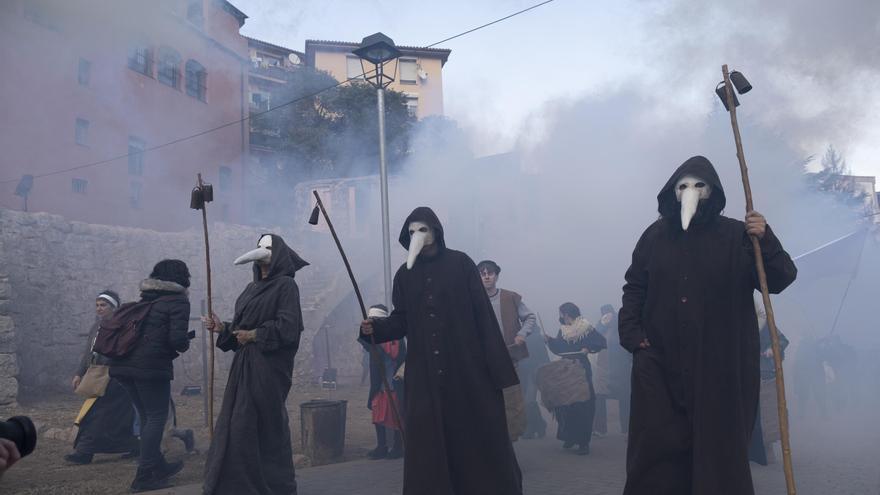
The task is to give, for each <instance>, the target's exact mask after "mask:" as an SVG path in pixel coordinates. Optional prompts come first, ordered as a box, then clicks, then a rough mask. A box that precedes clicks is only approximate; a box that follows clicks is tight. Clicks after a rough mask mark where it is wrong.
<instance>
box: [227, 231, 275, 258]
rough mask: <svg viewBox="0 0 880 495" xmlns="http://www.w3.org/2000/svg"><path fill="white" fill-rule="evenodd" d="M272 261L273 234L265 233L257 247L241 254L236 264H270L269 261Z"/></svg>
mask: <svg viewBox="0 0 880 495" xmlns="http://www.w3.org/2000/svg"><path fill="white" fill-rule="evenodd" d="M270 261H272V236H271V235H264V236H263V237H260V242H258V243H257V249H253V250H251V251H248V252H246V253H244V254H243V255H241V256H239V257H238V258H237V259H236V260H235V262H234V263H235V264H236V265H243V264H245V263H251V262H253V263H258V264H261V265H268V264H269V262H270Z"/></svg>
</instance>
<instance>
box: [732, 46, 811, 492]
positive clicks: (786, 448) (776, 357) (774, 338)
mask: <svg viewBox="0 0 880 495" xmlns="http://www.w3.org/2000/svg"><path fill="white" fill-rule="evenodd" d="M721 72H722V74H723V75H724V88H725V94H726V97H727V107H728V109H729V112H730V125H731V126H732V127H733V139H734V141H736V157H737V159H738V160H739V169H740V172H741V173H742V181H743V189H744V190H745V194H746V213H748V212H751V211H754V205H753V203H752V187H751V185H750V184H749V169H748V167H747V166H746V157H745V154H744V153H743V146H742V138H741V137H740V134H739V124H738V123H737V120H736V105H735V104H734V94H733V85H732V84H731V82H730V73H729V72H728V70H727V64H724V65H723V66H721ZM749 237H750V238H751V241H752V249H754V251H755V268H757V271H758V281H759V283H760V284H761V297H762V299H763V300H764V310H765V311H766V313H767V324H768V326H769V328H770V341H771V343H772V349H773V364H774V366H775V368H776V397H777V405H778V408H777V409H778V412H779V432H780V434H781V436H782V463H783V471H784V472H785V486H786V488H787V490H788V495H796V493H797V490H796V488H795V483H794V470H793V469H792V465H791V443H790V438H789V432H788V405H787V403H786V401H785V378H784V376H783V374H782V352H781V349H780V346H779V330H778V329H777V328H776V318H775V316H774V314H773V305H772V304H771V303H770V292H769V290H768V288H767V272H766V271H765V270H764V258H763V257H762V255H761V244H760V243H759V242H758V238H757V237H755V236H749Z"/></svg>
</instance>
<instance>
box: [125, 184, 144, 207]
mask: <svg viewBox="0 0 880 495" xmlns="http://www.w3.org/2000/svg"><path fill="white" fill-rule="evenodd" d="M143 188H144V185H143V184H141V183H140V182H132V183H131V188H130V189H129V192H128V202H129V204H131V207H132V208H140V207H141V192H142V191H143Z"/></svg>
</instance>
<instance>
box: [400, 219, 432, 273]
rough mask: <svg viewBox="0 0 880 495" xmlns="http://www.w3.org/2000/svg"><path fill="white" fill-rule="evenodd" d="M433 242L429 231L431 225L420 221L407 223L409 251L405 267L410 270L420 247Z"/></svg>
mask: <svg viewBox="0 0 880 495" xmlns="http://www.w3.org/2000/svg"><path fill="white" fill-rule="evenodd" d="M433 243H434V234H433V232H431V227H429V226H428V225H427V224H425V223H422V222H413V223H411V224H410V225H409V253H408V254H407V257H406V269H407V270H412V267H413V265H415V264H416V258H418V256H419V254H420V253H421V252H422V249H424V247H425V246H428V245H431V244H433Z"/></svg>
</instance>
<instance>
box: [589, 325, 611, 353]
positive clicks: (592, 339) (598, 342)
mask: <svg viewBox="0 0 880 495" xmlns="http://www.w3.org/2000/svg"><path fill="white" fill-rule="evenodd" d="M584 340H585V342H586V344H587V349H589V350H590V352H599V351H601V350H603V349H607V348H608V340H606V339H605V336H604V335H602V334H601V333H599V332H598V331H596V330H595V329H593V330H590V331H589V332H587V335H586V337H584Z"/></svg>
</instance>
